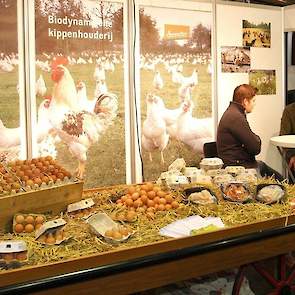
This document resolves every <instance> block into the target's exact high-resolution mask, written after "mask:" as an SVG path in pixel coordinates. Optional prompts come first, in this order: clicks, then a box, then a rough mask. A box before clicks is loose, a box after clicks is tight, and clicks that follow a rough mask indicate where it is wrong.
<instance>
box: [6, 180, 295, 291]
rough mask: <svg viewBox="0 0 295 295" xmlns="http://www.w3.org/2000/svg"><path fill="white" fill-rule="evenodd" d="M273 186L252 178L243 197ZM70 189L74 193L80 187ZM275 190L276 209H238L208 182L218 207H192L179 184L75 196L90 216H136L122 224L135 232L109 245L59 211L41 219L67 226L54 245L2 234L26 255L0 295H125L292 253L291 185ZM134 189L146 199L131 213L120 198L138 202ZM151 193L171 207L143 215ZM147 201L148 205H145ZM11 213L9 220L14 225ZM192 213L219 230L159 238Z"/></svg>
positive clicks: (251, 203) (256, 205) (253, 203)
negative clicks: (281, 195)
mask: <svg viewBox="0 0 295 295" xmlns="http://www.w3.org/2000/svg"><path fill="white" fill-rule="evenodd" d="M261 182H263V183H264V184H262V183H261ZM259 183H260V185H259ZM273 183H274V180H272V179H262V180H258V182H257V183H256V184H253V185H252V186H250V187H249V192H250V193H251V195H253V196H254V194H255V192H256V194H257V191H258V188H259V187H261V185H262V188H263V185H270V184H273ZM277 186H278V185H277ZM77 187H78V188H79V189H80V188H81V185H78V186H77ZM186 187H187V186H186ZM197 187H198V188H201V189H204V188H205V187H204V186H202V185H200V184H190V185H189V187H187V188H188V190H189V191H191V190H192V189H195V188H197ZM281 187H282V188H284V190H285V194H286V196H285V199H284V201H282V202H281V203H279V202H278V201H276V203H275V204H263V203H261V202H259V201H258V199H250V200H248V197H247V200H246V201H247V203H245V204H243V203H236V202H229V201H228V200H226V199H223V197H222V190H220V188H219V187H218V186H216V185H215V184H207V188H208V189H209V190H210V192H211V193H213V194H214V195H215V196H216V198H217V199H218V202H217V203H213V204H208V205H205V206H204V205H199V204H195V203H193V202H191V201H190V200H191V199H189V197H187V196H185V194H186V190H184V187H183V186H178V188H174V189H172V188H171V189H170V188H168V187H162V188H161V187H159V186H158V185H156V184H153V183H146V184H138V185H133V186H127V185H121V186H114V187H109V188H96V189H92V190H87V191H84V192H83V195H81V196H80V197H81V198H83V199H87V200H88V198H90V197H91V198H93V201H94V202H93V204H94V205H93V207H92V209H93V211H92V212H96V213H97V212H104V213H106V214H107V215H108V216H110V217H112V218H113V219H114V217H115V216H117V213H120V212H121V213H122V212H125V211H126V210H127V211H128V212H130V211H132V210H131V209H133V210H135V211H134V212H136V214H137V219H136V220H134V221H133V222H131V223H129V225H128V226H129V227H131V228H132V229H133V231H134V234H133V235H132V236H131V237H130V238H129V239H128V240H127V241H125V242H120V243H118V244H112V243H108V241H107V239H104V238H102V236H96V235H95V234H94V233H93V232H92V231H91V228H90V227H89V226H90V225H89V219H88V222H85V219H83V218H84V217H83V218H82V217H81V216H78V215H74V216H72V215H71V213H70V212H69V211H67V212H65V211H64V209H63V210H62V211H60V212H59V213H58V214H57V215H56V213H54V214H53V215H52V214H51V215H49V216H48V217H49V219H50V220H51V219H53V220H54V221H55V220H56V219H55V218H65V220H66V221H67V225H66V227H67V229H66V227H65V228H64V231H65V232H67V233H68V234H69V236H70V237H71V238H70V239H68V240H65V242H64V243H63V244H61V245H59V244H54V245H49V244H47V245H46V244H44V243H43V244H42V242H40V241H39V240H38V235H35V234H34V233H26V232H22V233H20V234H17V233H14V234H11V233H3V234H1V236H0V239H1V240H5V239H6V240H10V239H20V240H23V241H25V242H26V243H27V245H28V249H29V250H28V251H30V253H29V255H28V256H29V260H28V264H27V265H26V266H22V267H21V268H18V269H2V270H0V294H27V293H29V294H31V293H36V294H65V293H66V292H70V293H71V294H95V293H99V292H102V290H103V293H104V294H128V293H134V292H138V291H143V290H148V289H152V288H156V287H159V286H164V285H167V284H170V283H172V282H177V281H182V280H186V279H190V278H194V277H197V276H200V275H205V274H209V273H214V272H217V271H220V270H224V269H228V268H232V267H237V266H240V265H244V264H247V263H251V262H254V261H258V260H262V259H265V258H269V257H274V256H277V255H280V254H284V253H287V252H289V251H292V250H295V246H294V239H295V215H292V212H293V209H292V202H291V201H292V197H293V195H294V186H290V185H288V184H283V185H280V187H279V189H280V188H281ZM65 188H66V187H65ZM230 188H231V189H232V187H230ZM239 189H240V187H239ZM144 190H146V191H145V192H143V191H144ZM137 191H138V192H140V193H141V194H142V196H143V195H145V194H146V193H147V195H145V197H144V198H143V199H142V200H144V199H146V201H147V203H146V204H147V205H148V206H146V207H147V208H145V210H140V209H143V207H142V208H141V207H140V206H138V207H136V208H134V207H130V206H129V207H128V206H126V205H124V204H122V203H121V202H122V200H124V199H126V200H125V204H127V201H128V200H127V199H128V198H131V197H136V198H137V200H139V199H138V195H139V193H137ZM156 191H157V195H159V196H162V195H163V196H164V195H165V198H166V200H167V202H168V201H169V202H170V203H168V204H171V205H174V202H176V203H177V204H176V205H177V206H168V207H167V208H168V209H163V210H162V209H160V203H159V205H158V209H156V208H152V209H153V210H152V211H149V209H151V208H150V206H149V205H151V207H152V206H154V205H155V204H156V198H155V192H156ZM261 191H262V190H261ZM224 192H225V191H224ZM230 192H232V190H230ZM237 192H238V191H237ZM24 196H26V195H24ZM37 196H39V197H40V198H44V192H43V195H41V194H39V191H36V194H35V195H34V198H37ZM64 196H69V195H68V194H61V197H60V198H63V199H64V202H63V208H66V204H68V201H67V198H65V197H64ZM127 196H128V197H127ZM147 196H148V197H151V198H150V200H154V202H152V204H150V203H151V202H150V203H149V201H148V198H147ZM247 196H248V195H247ZM256 197H257V196H256ZM18 198H21V195H19V196H18ZM159 200H161V198H159ZM173 200H174V201H173ZM162 201H163V200H162ZM40 203H42V202H41V199H40V200H39V202H36V204H37V205H38V204H40ZM134 204H135V201H134ZM143 204H144V203H143ZM168 204H166V205H168ZM38 208H39V207H36V209H35V210H34V205H33V204H32V203H31V202H29V209H28V210H29V211H27V210H26V209H25V203H24V207H23V212H24V213H33V212H34V211H37V212H35V213H42V212H43V211H42V210H43V209H42V208H41V209H40V208H39V209H38ZM48 209H50V208H48ZM68 209H69V207H68ZM124 210H125V211H124ZM41 211H42V212H41ZM78 211H81V210H78ZM43 213H44V212H43ZM91 214H93V213H91ZM17 215H18V214H17ZM17 215H14V219H13V220H14V221H16V216H17ZM197 215H199V216H203V217H208V216H215V217H221V218H222V220H223V222H224V224H225V225H226V227H225V228H222V229H218V230H214V231H212V232H206V233H203V234H198V235H195V236H188V237H184V238H178V239H173V238H167V237H163V236H161V235H160V234H159V230H160V229H161V228H163V227H165V226H166V225H168V224H170V223H171V222H174V221H176V220H180V219H183V218H186V217H188V216H197ZM24 216H25V217H26V214H24ZM90 216H91V215H90ZM126 223H127V222H123V224H126ZM13 228H14V229H15V223H14V227H13ZM48 235H49V234H48ZM56 241H57V238H56Z"/></svg>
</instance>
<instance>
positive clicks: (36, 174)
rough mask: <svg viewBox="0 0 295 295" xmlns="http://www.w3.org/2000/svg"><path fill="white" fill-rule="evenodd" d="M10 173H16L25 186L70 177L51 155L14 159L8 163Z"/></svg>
mask: <svg viewBox="0 0 295 295" xmlns="http://www.w3.org/2000/svg"><path fill="white" fill-rule="evenodd" d="M8 167H9V169H10V171H11V172H12V174H14V175H16V176H17V177H18V178H19V179H20V180H21V181H22V183H23V185H25V186H29V187H33V186H34V185H38V186H40V185H41V184H42V183H45V184H48V183H49V182H50V181H53V182H56V181H57V180H61V181H62V180H64V178H65V177H67V178H71V176H72V175H71V173H70V172H68V171H67V170H65V169H64V168H62V167H61V166H60V165H59V164H57V163H56V162H55V161H54V160H53V158H52V157H51V156H47V157H40V158H36V159H32V160H16V161H15V162H11V163H9V164H8Z"/></svg>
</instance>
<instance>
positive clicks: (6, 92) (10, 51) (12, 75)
mask: <svg viewBox="0 0 295 295" xmlns="http://www.w3.org/2000/svg"><path fill="white" fill-rule="evenodd" d="M0 35H1V39H2V42H1V43H0V161H5V160H8V161H9V160H13V159H14V158H15V157H16V156H18V155H19V153H20V144H21V142H20V133H21V129H20V125H21V123H20V121H21V120H20V98H19V84H18V63H19V55H18V39H17V1H16V0H9V1H8V0H7V1H0ZM22 127H23V126H22Z"/></svg>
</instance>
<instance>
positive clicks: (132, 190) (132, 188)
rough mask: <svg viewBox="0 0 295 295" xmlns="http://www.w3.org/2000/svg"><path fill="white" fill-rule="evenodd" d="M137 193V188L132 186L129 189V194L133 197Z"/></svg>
mask: <svg viewBox="0 0 295 295" xmlns="http://www.w3.org/2000/svg"><path fill="white" fill-rule="evenodd" d="M135 191H136V188H135V187H134V186H130V187H129V188H128V193H129V194H130V195H132V194H133V193H135Z"/></svg>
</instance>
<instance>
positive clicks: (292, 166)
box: [289, 156, 295, 170]
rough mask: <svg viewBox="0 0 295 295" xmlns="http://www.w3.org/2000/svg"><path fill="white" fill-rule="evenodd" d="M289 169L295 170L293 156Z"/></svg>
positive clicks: (294, 158)
mask: <svg viewBox="0 0 295 295" xmlns="http://www.w3.org/2000/svg"><path fill="white" fill-rule="evenodd" d="M289 167H290V169H291V170H292V169H293V170H295V156H293V157H292V158H291V159H290V161H289Z"/></svg>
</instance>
